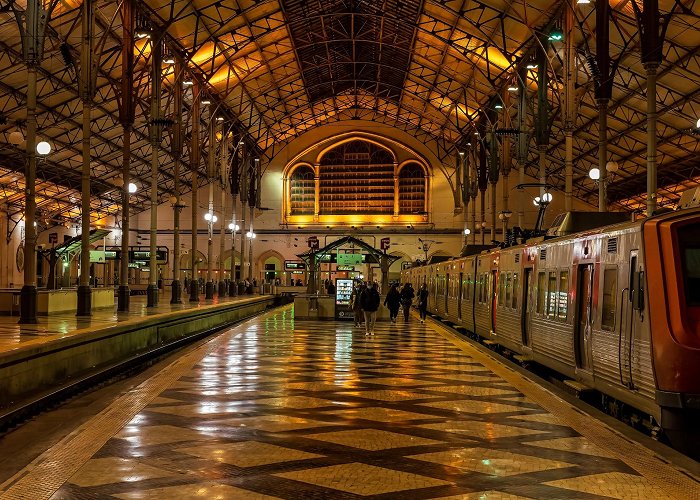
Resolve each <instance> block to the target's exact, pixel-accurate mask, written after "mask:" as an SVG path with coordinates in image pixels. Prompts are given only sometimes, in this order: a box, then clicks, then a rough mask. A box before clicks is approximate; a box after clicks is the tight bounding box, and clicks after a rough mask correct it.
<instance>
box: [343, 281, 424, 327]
mask: <svg viewBox="0 0 700 500" xmlns="http://www.w3.org/2000/svg"><path fill="white" fill-rule="evenodd" d="M415 298H416V292H415V290H414V289H413V285H411V284H410V283H406V284H405V285H403V287H402V288H401V289H400V290H399V284H398V283H394V284H392V285H391V287H390V288H389V291H388V292H387V294H386V297H385V298H384V305H385V306H386V308H387V309H389V317H390V319H391V322H392V323H396V318H397V317H398V315H399V309H401V308H403V317H404V321H408V319H409V314H410V311H411V305H412V304H413V300H414V299H415ZM417 298H418V310H419V311H420V315H421V323H423V322H425V317H426V313H427V308H428V289H427V287H426V286H425V284H423V285H422V286H421V287H420V289H419V290H418V296H417ZM380 304H381V296H380V295H379V286H378V284H377V283H376V282H375V283H371V284H368V283H364V282H357V283H356V284H355V286H354V287H353V290H352V293H351V295H350V305H351V307H352V310H353V315H354V320H355V326H356V327H361V326H362V323H363V320H364V325H365V335H366V336H368V335H374V325H375V322H376V320H377V311H378V310H379V306H380Z"/></svg>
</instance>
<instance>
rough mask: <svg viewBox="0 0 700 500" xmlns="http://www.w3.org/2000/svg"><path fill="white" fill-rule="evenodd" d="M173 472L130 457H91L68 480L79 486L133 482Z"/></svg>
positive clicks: (164, 475)
mask: <svg viewBox="0 0 700 500" xmlns="http://www.w3.org/2000/svg"><path fill="white" fill-rule="evenodd" d="M174 475H175V474H173V473H171V472H169V471H166V470H163V469H160V468H158V467H153V466H151V465H148V464H147V463H144V462H141V461H139V460H133V459H130V458H117V457H107V458H93V459H92V460H89V461H88V462H87V463H86V464H85V465H83V466H82V467H81V468H80V470H79V471H78V472H77V473H76V474H75V475H74V476H73V477H72V478H71V479H70V480H69V482H70V483H71V484H75V485H77V486H81V487H88V486H99V485H103V484H114V483H123V482H128V483H133V482H135V481H143V480H146V479H154V478H161V477H168V476H174Z"/></svg>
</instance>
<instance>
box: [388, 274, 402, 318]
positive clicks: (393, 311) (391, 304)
mask: <svg viewBox="0 0 700 500" xmlns="http://www.w3.org/2000/svg"><path fill="white" fill-rule="evenodd" d="M384 305H385V306H386V307H387V309H389V319H391V322H392V323H396V317H397V316H398V315H399V308H400V307H401V294H400V293H399V286H398V285H397V284H396V283H394V284H393V285H391V288H390V289H389V293H387V294H386V298H385V299H384Z"/></svg>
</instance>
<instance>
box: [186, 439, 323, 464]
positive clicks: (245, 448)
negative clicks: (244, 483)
mask: <svg viewBox="0 0 700 500" xmlns="http://www.w3.org/2000/svg"><path fill="white" fill-rule="evenodd" d="M176 451H178V452H181V453H187V454H188V455H193V456H195V457H200V458H206V459H207V460H213V461H216V462H223V463H227V464H231V465H235V466H237V467H256V466H259V465H267V464H274V463H278V462H290V461H292V460H307V459H309V458H319V457H321V456H322V455H316V454H315V453H307V452H305V451H299V450H293V449H291V448H284V447H282V446H276V445H273V444H268V443H259V442H257V441H245V442H241V443H220V444H210V445H204V446H202V445H198V446H193V447H190V448H178V449H177V450H176Z"/></svg>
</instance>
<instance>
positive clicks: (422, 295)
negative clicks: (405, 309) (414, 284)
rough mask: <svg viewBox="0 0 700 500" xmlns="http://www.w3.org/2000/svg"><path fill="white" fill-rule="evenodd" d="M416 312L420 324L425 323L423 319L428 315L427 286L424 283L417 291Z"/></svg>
mask: <svg viewBox="0 0 700 500" xmlns="http://www.w3.org/2000/svg"><path fill="white" fill-rule="evenodd" d="M418 312H419V313H420V322H421V323H425V317H426V316H427V314H428V285H426V284H425V283H423V284H422V285H421V286H420V288H419V289H418Z"/></svg>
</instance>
